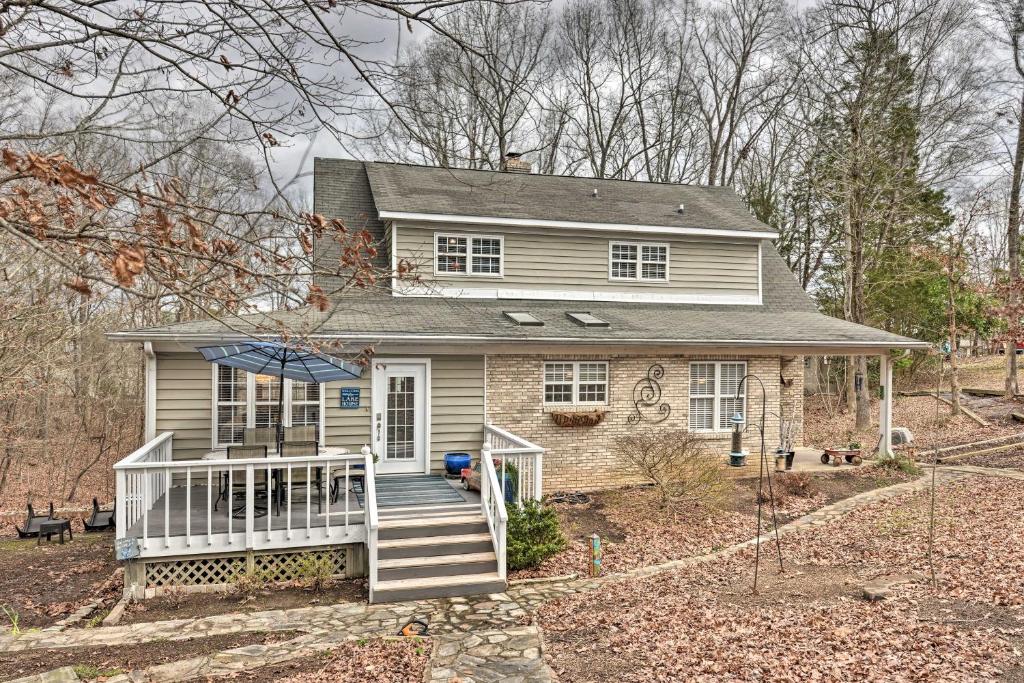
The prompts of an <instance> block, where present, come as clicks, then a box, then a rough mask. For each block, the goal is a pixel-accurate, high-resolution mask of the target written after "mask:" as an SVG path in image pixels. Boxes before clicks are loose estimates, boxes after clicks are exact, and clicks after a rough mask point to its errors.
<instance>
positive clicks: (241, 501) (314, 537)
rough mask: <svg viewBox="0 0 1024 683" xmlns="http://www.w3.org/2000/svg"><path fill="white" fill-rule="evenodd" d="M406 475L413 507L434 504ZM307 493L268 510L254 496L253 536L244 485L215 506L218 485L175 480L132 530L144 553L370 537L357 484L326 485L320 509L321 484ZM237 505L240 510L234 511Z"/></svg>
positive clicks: (466, 498) (468, 496) (471, 497)
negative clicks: (420, 496)
mask: <svg viewBox="0 0 1024 683" xmlns="http://www.w3.org/2000/svg"><path fill="white" fill-rule="evenodd" d="M401 479H402V481H398V477H397V476H396V477H395V481H394V484H395V485H396V486H395V488H397V489H406V490H407V495H409V499H408V502H407V505H408V506H409V507H413V506H417V505H424V506H426V505H429V504H430V503H429V502H419V501H418V500H417V497H416V495H415V489H416V488H417V485H416V484H414V483H413V482H410V481H409V477H408V475H404V476H402V477H401ZM422 479H424V480H427V479H430V480H433V482H434V484H435V485H436V483H437V482H442V481H444V480H442V479H441V478H440V477H422ZM387 480H388V477H387V476H381V477H378V478H377V481H378V482H381V481H384V482H385V488H386V489H387V488H389V484H390V482H388V481H387ZM448 483H449V485H450V486H451V489H450V490H451V491H452V492H453V493H457V494H458V501H459V502H462V503H477V504H479V500H480V497H479V494H477V493H476V492H467V491H463V490H462V489H461V487H460V485H459V482H458V481H454V482H453V481H449V482H448ZM410 489H411V490H410ZM305 493H306V492H305V489H304V488H301V487H297V488H295V489H294V490H293V491H292V500H291V506H290V507H289V506H288V502H287V498H285V499H284V500H283V501H282V503H281V506H280V509H275V506H274V504H273V501H271V504H270V506H269V514H263V512H262V509H263V508H265V507H266V497H265V495H263V494H261V493H259V492H258V493H257V495H256V497H255V500H254V501H253V503H254V512H253V514H254V520H253V529H252V536H251V537H247V534H246V514H247V511H246V507H247V506H248V505H249V503H248V501H246V499H245V491H244V490H240V489H236V490H235V491H234V493H233V494H232V498H231V503H230V506H229V504H228V501H227V500H225V499H221V500H220V501H219V502H217V504H216V509H213V506H214V502H215V501H217V487H216V486H214V487H212V488H208V487H207V486H206V485H194V486H191V487H185V486H174V487H171V489H170V492H169V494H162V495H160V496H159V497H158V498H157V499H156V500H155V501H154V503H153V504H152V505H151V506H150V507H149V511H148V513H147V514H146V515H145V517H143V518H141V519H139V520H138V521H137V522H136V523H135V524H133V525H131V526H130V527H129V528H128V533H127V536H129V537H133V538H136V539H138V543H139V547H140V553H141V556H142V557H153V556H167V555H181V554H184V555H190V554H205V553H216V552H221V551H235V550H245V549H246V548H247V547H248V548H257V549H266V548H294V547H316V546H323V545H333V544H341V543H362V542H365V540H366V530H365V528H364V522H365V511H364V510H363V507H362V506H361V505H360V498H361V496H359V495H357V494H356V492H354V491H351V490H350V491H348V492H347V494H348V495H347V496H346V491H341V492H340V493H339V494H338V496H337V500H336V501H334V502H333V503H329V501H328V492H327V489H326V487H325V488H324V493H323V496H322V499H321V506H320V509H319V510H318V509H317V496H316V489H315V488H312V487H311V490H310V493H311V496H310V500H309V504H308V505H307V502H306V495H305ZM428 500H429V499H428ZM231 508H233V509H234V510H235V513H234V514H231V513H230V512H229V509H231ZM208 510H209V515H208V514H207V511H208Z"/></svg>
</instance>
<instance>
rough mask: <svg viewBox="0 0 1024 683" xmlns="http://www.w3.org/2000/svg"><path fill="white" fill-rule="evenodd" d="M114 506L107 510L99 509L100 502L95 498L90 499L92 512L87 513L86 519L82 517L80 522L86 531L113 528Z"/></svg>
mask: <svg viewBox="0 0 1024 683" xmlns="http://www.w3.org/2000/svg"><path fill="white" fill-rule="evenodd" d="M115 508H116V505H115V506H114V507H111V508H110V509H109V510H101V509H100V502H99V501H98V500H96V499H95V498H93V499H92V514H91V515H89V518H88V519H82V524H84V525H85V530H86V531H107V530H108V529H113V528H114V526H115V524H116V522H115V520H114V510H115Z"/></svg>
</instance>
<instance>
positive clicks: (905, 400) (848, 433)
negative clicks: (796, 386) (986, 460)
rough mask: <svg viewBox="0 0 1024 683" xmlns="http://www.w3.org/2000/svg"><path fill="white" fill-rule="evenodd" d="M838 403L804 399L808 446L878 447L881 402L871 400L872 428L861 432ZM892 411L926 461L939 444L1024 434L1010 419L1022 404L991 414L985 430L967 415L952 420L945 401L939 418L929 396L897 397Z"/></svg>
mask: <svg viewBox="0 0 1024 683" xmlns="http://www.w3.org/2000/svg"><path fill="white" fill-rule="evenodd" d="M835 403H836V399H835V397H833V396H807V397H806V398H805V399H804V444H806V445H807V446H808V447H815V448H835V447H840V446H845V445H846V444H848V443H849V442H850V441H851V440H852V441H858V442H860V443H861V444H862V445H863V446H864V447H866V448H869V449H870V448H872V447H874V446H875V445H877V444H878V408H879V401H878V400H877V399H873V400H872V401H871V426H870V427H868V428H867V429H865V430H861V431H857V430H855V429H854V423H855V420H856V416H855V415H854V414H853V413H852V412H851V413H842V412H839V411H838V410H837V409H836V407H835V405H834V404H835ZM892 408H893V417H892V423H893V426H896V427H907V428H908V429H910V431H911V433H912V434H913V435H914V445H915V446H916V448H917V450H918V453H919V454H920V455H921V457H922V458H924V459H928V457H927V456H926V455H924V453H925V451H926V450H927V449H929V448H932V447H933V446H935V445H936V444H938V445H939V446H946V445H952V444H962V443H970V442H973V441H981V440H983V439H994V438H998V437H1004V436H1012V435H1014V434H1019V433H1020V432H1021V425H1020V424H1018V423H1015V422H1013V421H1012V420H1010V419H1009V417H1008V416H1009V413H1010V410H1011V408H1013V409H1018V410H1019V409H1020V404H1019V403H1017V402H1015V401H1008V402H1006V407H1005V409H1003V410H1002V411H1001V417H1000V416H998V415H996V414H995V413H993V415H991V416H988V415H987V416H986V417H989V418H990V419H991V424H990V425H989V426H988V427H982V426H981V425H979V424H978V423H977V422H975V421H974V420H972V419H971V418H969V417H967V415H958V416H956V417H950V415H949V410H950V407H949V406H948V405H946V404H945V403H942V402H939V405H938V409H939V410H938V415H936V410H935V409H936V399H935V398H933V397H928V396H896V397H894V398H893V406H892ZM989 410H990V411H991V410H993V409H991V408H990V409H989Z"/></svg>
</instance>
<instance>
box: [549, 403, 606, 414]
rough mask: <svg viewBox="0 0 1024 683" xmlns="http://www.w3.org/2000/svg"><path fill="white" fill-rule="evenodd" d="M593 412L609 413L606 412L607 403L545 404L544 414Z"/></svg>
mask: <svg viewBox="0 0 1024 683" xmlns="http://www.w3.org/2000/svg"><path fill="white" fill-rule="evenodd" d="M594 410H602V411H604V412H610V411H609V410H608V404H607V403H545V404H544V412H545V413H554V412H559V413H571V412H573V411H577V412H581V413H585V412H591V411H594Z"/></svg>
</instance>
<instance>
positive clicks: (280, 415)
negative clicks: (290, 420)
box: [277, 355, 287, 453]
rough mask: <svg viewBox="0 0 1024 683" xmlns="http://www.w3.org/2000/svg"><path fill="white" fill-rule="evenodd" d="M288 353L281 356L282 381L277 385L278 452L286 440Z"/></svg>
mask: <svg viewBox="0 0 1024 683" xmlns="http://www.w3.org/2000/svg"><path fill="white" fill-rule="evenodd" d="M285 358H287V355H285V356H284V357H282V358H281V378H280V379H281V383H280V384H278V386H277V452H278V453H280V452H281V444H282V443H283V442H284V361H285Z"/></svg>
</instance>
